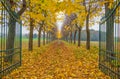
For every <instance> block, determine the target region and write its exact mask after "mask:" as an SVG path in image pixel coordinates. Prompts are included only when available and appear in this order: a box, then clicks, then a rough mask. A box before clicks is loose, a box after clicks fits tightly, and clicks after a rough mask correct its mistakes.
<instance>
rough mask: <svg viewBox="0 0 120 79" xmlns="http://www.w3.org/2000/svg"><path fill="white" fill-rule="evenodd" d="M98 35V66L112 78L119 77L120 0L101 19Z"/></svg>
mask: <svg viewBox="0 0 120 79" xmlns="http://www.w3.org/2000/svg"><path fill="white" fill-rule="evenodd" d="M99 37H100V38H99V68H100V69H101V71H103V72H104V73H105V74H107V75H109V76H110V77H111V78H112V79H120V0H118V1H117V2H116V4H115V5H114V9H112V10H111V11H110V12H109V13H108V16H105V17H104V18H102V19H101V22H100V30H99Z"/></svg>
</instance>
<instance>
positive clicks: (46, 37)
mask: <svg viewBox="0 0 120 79" xmlns="http://www.w3.org/2000/svg"><path fill="white" fill-rule="evenodd" d="M48 39H49V38H48V32H47V36H46V43H47V44H48Z"/></svg>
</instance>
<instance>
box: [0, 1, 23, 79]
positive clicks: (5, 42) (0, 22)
mask: <svg viewBox="0 0 120 79" xmlns="http://www.w3.org/2000/svg"><path fill="white" fill-rule="evenodd" d="M16 17H19V16H18V15H16V14H15V13H13V12H11V11H9V10H8V7H7V6H6V4H5V0H1V1H0V78H2V77H3V76H4V75H6V74H8V73H10V72H11V71H12V70H13V69H15V68H16V67H18V66H20V65H21V38H22V37H21V36H22V24H21V21H20V20H19V19H18V18H16ZM10 21H14V23H15V24H14V23H13V22H10Z"/></svg>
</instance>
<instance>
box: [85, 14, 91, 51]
mask: <svg viewBox="0 0 120 79" xmlns="http://www.w3.org/2000/svg"><path fill="white" fill-rule="evenodd" d="M86 34H87V41H86V49H87V50H90V30H89V14H88V15H87V17H86Z"/></svg>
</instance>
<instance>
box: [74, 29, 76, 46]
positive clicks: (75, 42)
mask: <svg viewBox="0 0 120 79" xmlns="http://www.w3.org/2000/svg"><path fill="white" fill-rule="evenodd" d="M76 34H77V30H75V33H74V44H76Z"/></svg>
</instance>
